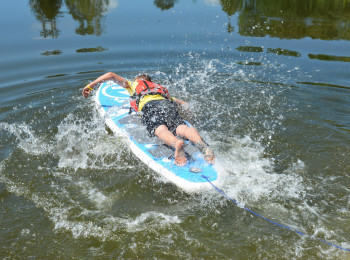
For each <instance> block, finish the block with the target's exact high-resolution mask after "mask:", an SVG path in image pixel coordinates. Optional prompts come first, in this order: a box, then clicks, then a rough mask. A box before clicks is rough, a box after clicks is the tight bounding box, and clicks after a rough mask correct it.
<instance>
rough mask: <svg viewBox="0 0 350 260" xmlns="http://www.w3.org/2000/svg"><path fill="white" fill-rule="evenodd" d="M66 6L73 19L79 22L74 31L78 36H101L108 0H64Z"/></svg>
mask: <svg viewBox="0 0 350 260" xmlns="http://www.w3.org/2000/svg"><path fill="white" fill-rule="evenodd" d="M66 6H67V8H68V10H69V13H70V14H71V15H72V17H73V19H74V20H76V21H78V22H79V27H78V28H77V29H76V30H75V32H76V33H77V34H80V35H86V34H88V35H101V34H102V33H103V23H104V15H103V14H104V13H106V12H107V10H108V6H109V0H66Z"/></svg>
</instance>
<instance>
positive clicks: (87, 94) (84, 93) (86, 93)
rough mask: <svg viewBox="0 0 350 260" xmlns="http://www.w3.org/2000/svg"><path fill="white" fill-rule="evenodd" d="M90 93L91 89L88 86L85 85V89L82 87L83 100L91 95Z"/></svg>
mask: <svg viewBox="0 0 350 260" xmlns="http://www.w3.org/2000/svg"><path fill="white" fill-rule="evenodd" d="M91 91H92V88H91V87H90V85H87V86H86V87H84V89H83V93H82V94H83V96H84V97H85V98H87V97H88V96H89V95H90V94H91Z"/></svg>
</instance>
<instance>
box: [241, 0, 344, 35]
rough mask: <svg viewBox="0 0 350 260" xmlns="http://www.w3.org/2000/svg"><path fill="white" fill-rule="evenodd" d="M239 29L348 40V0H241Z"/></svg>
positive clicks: (254, 33)
mask: <svg viewBox="0 0 350 260" xmlns="http://www.w3.org/2000/svg"><path fill="white" fill-rule="evenodd" d="M242 2H243V5H242V8H241V10H240V15H239V33H240V34H241V35H244V36H258V37H263V36H266V35H269V36H272V37H278V38H285V39H300V38H304V37H311V38H312V39H322V40H336V39H343V40H350V30H349V28H350V12H349V11H350V1H349V0H333V1H325V0H295V1H280V2H279V1H277V2H276V1H274V0H260V1H257V0H242Z"/></svg>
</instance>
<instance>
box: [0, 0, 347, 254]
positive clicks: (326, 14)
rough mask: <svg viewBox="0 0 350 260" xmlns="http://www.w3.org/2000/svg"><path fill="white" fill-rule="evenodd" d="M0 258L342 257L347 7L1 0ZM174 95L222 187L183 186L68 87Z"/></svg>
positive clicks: (341, 3)
mask: <svg viewBox="0 0 350 260" xmlns="http://www.w3.org/2000/svg"><path fill="white" fill-rule="evenodd" d="M0 30H1V42H0V57H1V58H0V78H1V81H0V90H1V95H0V136H1V137H0V244H1V246H0V257H1V258H4V259H6V258H10V259H23V258H24V259H25V258H39V259H46V258H50V259H51V258H52V259H56V258H57V259H63V258H64V259H70V258H73V259H85V258H86V259H87V258H89V259H90V258H99V259H104V258H106V259H110V258H112V259H119V258H157V259H164V258H165V259H212V258H217V259H248V258H250V259H350V253H349V252H348V251H345V250H341V249H337V248H335V247H333V246H330V245H327V244H325V243H323V242H321V241H319V240H318V239H324V240H327V241H328V242H330V243H333V244H336V245H338V246H341V247H343V248H347V249H349V248H350V208H349V205H350V193H349V191H350V163H349V162H350V160H349V154H350V73H349V72H350V1H348V0H332V1H331V0H328V1H326V0H325V1H322V0H303V1H299V0H297V1H280V3H279V2H276V1H269V0H264V1H253V0H246V1H244V0H231V1H229V0H227V1H223V0H222V1H216V0H206V1H205V0H197V1H185V0H178V1H176V0H175V1H171V0H168V1H158V0H155V1H141V0H137V1H136V0H135V1H126V0H110V1H108V0H101V1H97V0H96V1H93V0H89V1H80V0H66V1H60V0H50V1H49V0H46V1H45V0H30V1H24V0H21V1H20V0H16V1H11V0H2V1H1V2H0ZM107 71H114V72H116V73H118V74H120V75H122V76H124V77H126V78H129V79H132V78H133V77H134V76H135V75H137V74H138V73H139V72H146V73H149V74H150V75H151V76H153V78H154V79H155V80H156V81H157V82H159V83H161V84H164V85H166V86H167V87H169V90H170V92H171V93H172V94H173V96H176V97H179V98H182V99H184V100H187V101H189V102H190V104H191V111H190V112H187V113H186V114H185V115H184V117H185V118H186V119H187V120H189V121H190V122H192V123H193V124H194V125H195V126H196V127H197V128H198V129H199V130H200V133H201V134H202V135H203V136H204V137H205V139H206V140H207V142H208V143H210V144H211V146H212V147H213V149H214V150H215V152H216V154H217V165H216V166H217V167H218V169H219V171H220V173H221V174H222V176H223V177H222V179H221V181H220V185H219V187H220V188H221V189H222V190H223V191H224V192H225V193H227V194H228V195H229V196H230V197H231V198H233V199H235V200H237V201H238V202H239V203H241V204H242V205H244V206H246V207H248V208H250V209H252V210H254V211H256V212H258V213H259V214H261V215H263V216H264V217H267V218H269V219H271V220H273V221H276V222H278V223H281V224H284V225H287V226H290V227H292V228H294V229H296V230H299V231H301V232H303V233H305V234H308V235H310V236H314V237H315V238H317V239H313V238H310V237H308V236H301V235H299V234H297V233H295V232H293V231H290V230H287V229H284V228H281V227H278V226H276V225H273V224H272V223H270V222H268V221H265V220H263V219H261V218H258V217H256V216H254V215H252V214H251V213H249V212H247V211H246V210H244V209H243V208H241V207H237V206H236V205H235V204H233V203H232V202H230V201H228V200H227V199H225V198H224V197H223V196H222V195H220V194H219V193H218V192H217V191H216V190H215V189H211V190H206V191H203V192H202V193H199V194H187V193H185V192H183V191H181V190H180V189H179V188H177V187H175V186H174V185H172V184H171V183H168V182H166V181H165V180H163V179H161V178H160V176H158V175H157V174H156V173H154V172H153V171H152V170H150V169H149V168H147V166H145V165H144V164H142V163H141V162H140V161H139V160H138V159H137V158H136V157H135V156H134V155H133V154H132V152H131V151H130V150H129V149H128V148H127V147H126V145H124V144H123V142H122V140H120V139H118V138H116V137H114V136H113V135H111V134H110V132H109V131H108V129H106V128H105V126H104V125H103V120H102V119H101V118H99V116H98V115H97V113H96V111H95V108H94V103H93V99H88V100H85V99H84V98H83V97H82V96H81V91H82V87H83V86H85V85H86V84H87V83H88V82H90V81H91V80H93V79H95V78H96V77H98V76H99V75H101V74H102V73H104V72H107Z"/></svg>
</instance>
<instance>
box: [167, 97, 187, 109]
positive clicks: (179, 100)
mask: <svg viewBox="0 0 350 260" xmlns="http://www.w3.org/2000/svg"><path fill="white" fill-rule="evenodd" d="M171 99H172V100H173V101H174V102H175V103H176V104H178V105H179V106H182V107H183V108H185V109H188V108H189V106H190V104H189V103H188V102H186V101H183V100H181V99H178V98H174V97H172V98H171Z"/></svg>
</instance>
